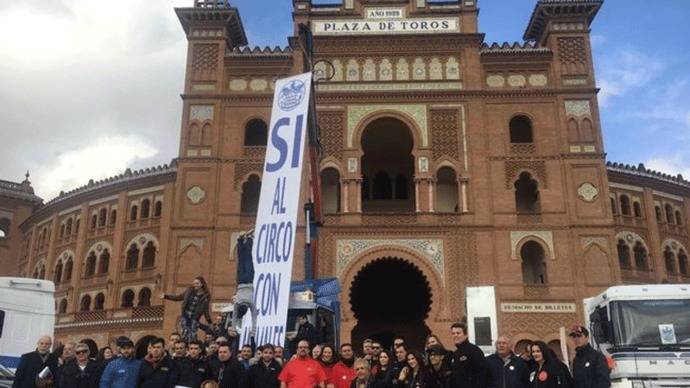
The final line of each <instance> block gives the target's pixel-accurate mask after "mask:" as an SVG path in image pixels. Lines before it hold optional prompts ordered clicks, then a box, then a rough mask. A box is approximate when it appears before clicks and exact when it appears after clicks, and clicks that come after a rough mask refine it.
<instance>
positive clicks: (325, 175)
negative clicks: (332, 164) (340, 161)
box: [321, 168, 340, 214]
mask: <svg viewBox="0 0 690 388" xmlns="http://www.w3.org/2000/svg"><path fill="white" fill-rule="evenodd" d="M321 198H322V200H321V203H322V204H323V212H324V213H326V214H333V213H338V212H340V173H339V172H338V170H336V169H335V168H326V169H324V170H323V171H321Z"/></svg>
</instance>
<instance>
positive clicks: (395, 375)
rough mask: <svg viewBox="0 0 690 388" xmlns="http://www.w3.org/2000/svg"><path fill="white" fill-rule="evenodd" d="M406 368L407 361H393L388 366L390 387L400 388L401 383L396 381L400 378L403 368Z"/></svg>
mask: <svg viewBox="0 0 690 388" xmlns="http://www.w3.org/2000/svg"><path fill="white" fill-rule="evenodd" d="M406 366H407V361H398V360H395V361H393V363H392V364H391V366H390V370H389V371H388V376H389V378H390V382H391V385H392V386H394V387H402V386H403V383H402V382H401V381H400V380H398V379H399V378H400V372H401V371H402V370H403V368H404V367H406Z"/></svg>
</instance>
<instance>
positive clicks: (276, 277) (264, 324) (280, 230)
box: [252, 73, 312, 346]
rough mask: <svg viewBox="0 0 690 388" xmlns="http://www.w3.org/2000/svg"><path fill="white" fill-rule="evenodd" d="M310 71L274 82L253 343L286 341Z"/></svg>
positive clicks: (255, 251)
mask: <svg viewBox="0 0 690 388" xmlns="http://www.w3.org/2000/svg"><path fill="white" fill-rule="evenodd" d="M311 77H312V74H311V73H304V74H301V75H298V76H294V77H290V78H284V79H281V80H278V81H277V82H276V88H275V94H274V95H273V111H272V112H271V125H270V127H269V128H270V131H269V134H268V145H267V147H266V162H265V164H264V173H263V177H262V178H261V196H260V198H259V211H258V214H257V217H256V226H255V227H254V236H255V240H254V245H253V247H252V256H253V258H254V306H255V308H256V310H257V311H256V312H257V321H256V326H255V328H256V333H255V340H256V345H257V346H259V345H263V344H268V343H270V344H274V345H280V346H282V345H283V343H284V341H285V324H286V323H287V312H288V302H289V300H290V281H291V279H292V261H293V258H294V254H295V236H296V234H297V218H298V216H299V212H300V211H302V206H301V203H300V192H301V190H300V189H301V187H302V165H303V162H304V144H305V139H306V137H307V117H308V115H309V98H310V92H311V81H312V78H311Z"/></svg>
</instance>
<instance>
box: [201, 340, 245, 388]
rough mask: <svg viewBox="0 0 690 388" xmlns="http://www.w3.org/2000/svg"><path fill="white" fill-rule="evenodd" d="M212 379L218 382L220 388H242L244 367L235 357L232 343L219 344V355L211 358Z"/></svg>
mask: <svg viewBox="0 0 690 388" xmlns="http://www.w3.org/2000/svg"><path fill="white" fill-rule="evenodd" d="M209 364H210V365H209V366H210V367H211V379H213V380H214V381H215V382H217V383H218V387H219V388H240V387H241V383H242V381H243V379H244V368H242V365H240V362H239V361H237V358H235V357H233V354H232V350H231V349H230V344H228V343H227V342H224V343H221V344H220V345H218V357H215V358H212V359H210V360H209Z"/></svg>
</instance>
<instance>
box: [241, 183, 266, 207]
mask: <svg viewBox="0 0 690 388" xmlns="http://www.w3.org/2000/svg"><path fill="white" fill-rule="evenodd" d="M260 194H261V179H259V176H258V175H251V176H250V177H249V179H248V180H247V181H246V182H244V183H243V184H242V199H241V203H240V211H241V212H242V213H248V214H256V212H257V211H258V210H259V195H260Z"/></svg>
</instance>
